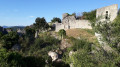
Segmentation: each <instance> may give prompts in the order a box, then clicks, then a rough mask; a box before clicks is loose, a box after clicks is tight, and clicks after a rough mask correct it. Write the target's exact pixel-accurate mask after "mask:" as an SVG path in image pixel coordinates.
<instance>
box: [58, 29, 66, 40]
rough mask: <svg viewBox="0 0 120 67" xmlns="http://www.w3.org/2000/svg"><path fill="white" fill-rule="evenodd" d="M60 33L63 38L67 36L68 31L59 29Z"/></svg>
mask: <svg viewBox="0 0 120 67" xmlns="http://www.w3.org/2000/svg"><path fill="white" fill-rule="evenodd" d="M58 34H59V35H60V37H61V39H63V38H64V36H66V31H65V30H64V29H61V30H59V32H58Z"/></svg>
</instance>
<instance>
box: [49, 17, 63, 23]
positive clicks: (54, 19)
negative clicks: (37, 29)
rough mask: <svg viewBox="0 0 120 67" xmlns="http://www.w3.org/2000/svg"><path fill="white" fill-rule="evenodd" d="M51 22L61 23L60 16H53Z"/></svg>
mask: <svg viewBox="0 0 120 67" xmlns="http://www.w3.org/2000/svg"><path fill="white" fill-rule="evenodd" d="M51 22H53V23H55V22H58V23H61V19H60V18H57V17H54V18H53V19H52V20H51Z"/></svg>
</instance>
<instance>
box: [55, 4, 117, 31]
mask: <svg viewBox="0 0 120 67" xmlns="http://www.w3.org/2000/svg"><path fill="white" fill-rule="evenodd" d="M117 14H118V5H117V4H114V5H110V6H107V7H103V8H99V9H97V12H96V18H98V17H99V16H102V19H101V20H102V21H103V20H106V19H110V21H113V20H114V19H115V18H116V17H117ZM74 28H81V29H92V27H91V24H90V22H89V20H80V19H79V20H78V19H76V17H75V16H74V15H69V14H67V13H65V14H63V19H62V23H55V31H56V32H58V31H59V30H60V29H64V30H67V29H74Z"/></svg>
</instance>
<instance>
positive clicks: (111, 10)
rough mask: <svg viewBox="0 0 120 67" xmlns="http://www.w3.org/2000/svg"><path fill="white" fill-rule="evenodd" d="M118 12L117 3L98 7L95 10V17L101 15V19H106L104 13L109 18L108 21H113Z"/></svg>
mask: <svg viewBox="0 0 120 67" xmlns="http://www.w3.org/2000/svg"><path fill="white" fill-rule="evenodd" d="M117 13H118V5H117V4H114V5H110V6H107V7H103V8H99V9H97V12H96V17H97V18H98V17H101V18H100V19H101V21H104V20H106V15H107V14H108V17H109V18H110V21H113V20H114V19H115V18H116V17H117Z"/></svg>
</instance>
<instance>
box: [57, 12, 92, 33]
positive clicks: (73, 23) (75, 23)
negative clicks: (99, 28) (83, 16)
mask: <svg viewBox="0 0 120 67" xmlns="http://www.w3.org/2000/svg"><path fill="white" fill-rule="evenodd" d="M55 25H56V26H55V31H56V32H58V31H59V30H60V29H65V30H67V29H74V28H82V29H92V27H91V25H90V22H89V21H88V20H77V18H76V16H75V15H72V16H71V15H68V14H67V13H65V14H63V19H62V23H56V24H55Z"/></svg>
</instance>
